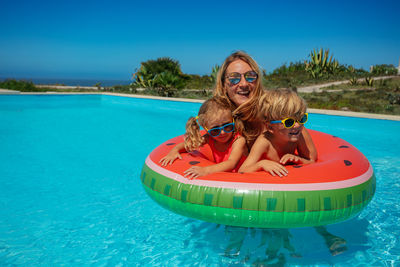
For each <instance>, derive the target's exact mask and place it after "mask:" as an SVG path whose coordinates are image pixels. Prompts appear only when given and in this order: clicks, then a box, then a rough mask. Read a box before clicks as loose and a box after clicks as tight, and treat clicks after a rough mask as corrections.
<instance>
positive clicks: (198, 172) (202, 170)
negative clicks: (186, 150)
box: [183, 166, 208, 180]
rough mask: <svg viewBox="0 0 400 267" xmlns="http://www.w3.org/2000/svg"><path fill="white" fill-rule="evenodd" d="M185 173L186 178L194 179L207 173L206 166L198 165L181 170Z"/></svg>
mask: <svg viewBox="0 0 400 267" xmlns="http://www.w3.org/2000/svg"><path fill="white" fill-rule="evenodd" d="M183 173H184V174H185V177H186V178H188V179H189V180H192V179H196V178H198V177H200V176H204V175H207V174H208V171H207V167H198V166H193V167H191V168H189V169H187V170H186V171H184V172H183Z"/></svg>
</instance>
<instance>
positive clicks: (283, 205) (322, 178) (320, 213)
mask: <svg viewBox="0 0 400 267" xmlns="http://www.w3.org/2000/svg"><path fill="white" fill-rule="evenodd" d="M309 132H310V134H311V136H312V138H313V141H314V143H315V146H316V147H317V151H318V161H317V162H316V163H313V164H308V165H289V166H286V167H287V169H288V171H289V174H288V175H287V176H286V177H283V178H280V177H273V176H271V175H270V174H269V173H267V172H263V171H260V172H254V173H245V174H241V173H229V172H220V173H214V174H211V175H207V176H204V177H200V178H197V179H195V180H189V179H187V178H185V177H184V176H183V172H184V171H185V170H187V169H188V168H190V167H191V166H193V165H196V166H207V165H210V164H213V162H212V161H210V158H212V156H211V152H210V149H209V147H208V146H204V147H202V148H201V149H200V150H199V151H195V152H193V153H183V154H181V155H182V160H179V159H178V160H176V161H175V162H174V163H173V164H172V165H169V166H166V167H162V166H161V165H160V164H159V160H160V159H161V158H162V157H164V156H165V155H166V154H167V153H168V152H169V151H170V149H171V148H172V146H173V145H175V144H176V143H178V142H182V141H183V136H178V137H175V138H173V139H171V140H169V141H167V142H165V143H163V144H161V145H160V146H159V147H157V148H156V149H154V151H152V152H151V153H150V155H149V156H148V157H147V159H146V162H145V164H144V166H143V170H142V173H141V182H142V185H143V187H144V189H145V191H146V192H147V193H148V194H149V196H150V197H151V198H152V199H153V200H154V201H156V202H157V203H158V204H160V205H161V206H163V207H165V208H167V209H169V210H171V211H173V212H176V213H178V214H181V215H184V216H187V217H192V218H196V219H200V220H204V221H208V222H213V223H218V224H225V225H233V226H242V227H257V228H292V227H307V226H319V225H326V224H332V223H337V222H341V221H344V220H347V219H349V218H352V217H354V216H356V215H357V214H359V213H360V212H361V210H362V209H363V208H364V207H365V206H366V205H367V204H368V203H369V202H370V201H371V199H372V197H373V195H374V193H375V176H374V172H373V169H372V166H371V164H370V163H369V161H368V160H367V158H366V157H365V156H364V155H363V154H362V153H361V152H360V151H359V150H357V149H356V148H355V147H354V146H352V145H351V144H349V143H347V142H346V141H344V140H342V139H340V138H338V137H336V136H332V135H329V134H325V133H322V132H317V131H313V130H309Z"/></svg>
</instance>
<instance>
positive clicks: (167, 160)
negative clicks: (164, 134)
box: [159, 150, 182, 166]
mask: <svg viewBox="0 0 400 267" xmlns="http://www.w3.org/2000/svg"><path fill="white" fill-rule="evenodd" d="M176 159H182V156H181V154H179V152H178V151H173V150H171V151H170V152H169V153H168V154H167V155H166V156H165V157H163V158H162V159H160V161H159V163H161V166H167V165H168V164H169V165H171V164H172V163H173V162H174V161H175V160H176Z"/></svg>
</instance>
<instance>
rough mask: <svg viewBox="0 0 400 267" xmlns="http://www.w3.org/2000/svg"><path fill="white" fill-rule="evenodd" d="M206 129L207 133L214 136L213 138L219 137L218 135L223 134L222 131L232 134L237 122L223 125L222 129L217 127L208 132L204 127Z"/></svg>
mask: <svg viewBox="0 0 400 267" xmlns="http://www.w3.org/2000/svg"><path fill="white" fill-rule="evenodd" d="M204 129H206V131H207V132H208V133H209V134H210V135H211V136H212V137H217V136H218V135H220V134H221V131H222V130H224V132H225V133H230V132H232V131H233V130H234V129H235V121H233V122H231V123H227V124H224V125H222V126H221V127H215V128H211V129H210V130H208V129H207V128H206V127H204Z"/></svg>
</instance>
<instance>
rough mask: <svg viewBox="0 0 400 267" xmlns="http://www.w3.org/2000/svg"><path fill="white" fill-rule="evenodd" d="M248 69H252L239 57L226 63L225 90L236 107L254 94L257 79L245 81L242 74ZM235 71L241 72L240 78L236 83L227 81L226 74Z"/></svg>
mask: <svg viewBox="0 0 400 267" xmlns="http://www.w3.org/2000/svg"><path fill="white" fill-rule="evenodd" d="M248 71H254V70H253V69H252V68H251V67H250V65H249V64H247V63H246V62H245V61H243V60H241V59H237V60H235V61H233V62H232V63H231V64H229V65H228V68H227V69H226V72H225V77H224V79H225V83H224V84H225V90H226V91H227V93H228V97H229V99H230V100H231V101H232V102H233V103H234V104H235V105H236V106H237V107H238V106H240V105H241V104H243V103H244V102H246V101H247V100H249V99H250V97H251V96H252V95H253V94H254V90H255V87H256V84H257V79H256V80H255V81H253V82H251V83H250V82H247V81H246V79H245V78H244V75H243V74H245V73H246V72H248ZM233 72H237V73H240V74H241V79H240V82H239V83H238V84H232V83H231V82H229V80H228V78H226V76H229V75H230V74H231V73H233Z"/></svg>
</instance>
